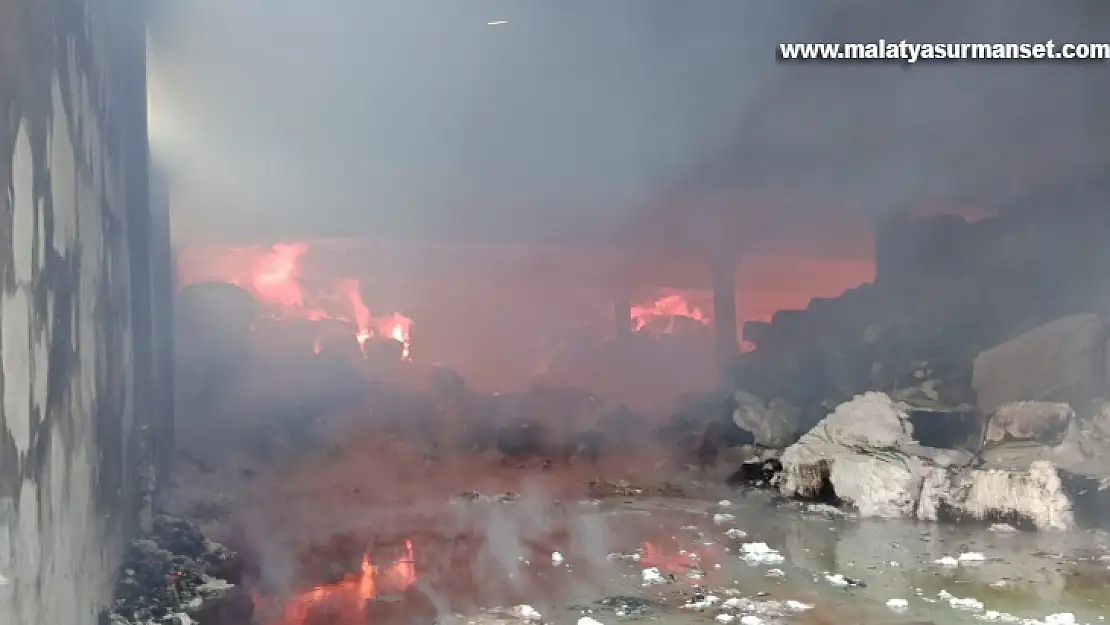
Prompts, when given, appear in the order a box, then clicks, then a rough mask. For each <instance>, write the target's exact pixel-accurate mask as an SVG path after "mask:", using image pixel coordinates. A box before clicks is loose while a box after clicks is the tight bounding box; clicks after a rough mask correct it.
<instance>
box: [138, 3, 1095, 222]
mask: <svg viewBox="0 0 1110 625" xmlns="http://www.w3.org/2000/svg"><path fill="white" fill-rule="evenodd" d="M894 4H897V7H898V8H897V10H895V9H894V8H893V5H894ZM950 4H951V7H949V6H948V5H950ZM958 4H959V6H958V7H957V6H956V4H954V3H946V2H940V3H932V4H930V5H928V7H924V6H922V7H917V8H913V7H908V8H907V7H906V6H904V5H901V4H899V3H887V4H881V3H879V4H876V3H873V2H866V1H861V0H856V1H844V0H842V1H839V2H825V3H811V2H794V3H788V4H783V3H777V2H768V1H762V0H760V1H752V2H731V1H725V0H710V1H706V2H699V3H697V4H696V5H689V4H686V3H678V2H666V1H661V0H645V1H640V2H634V1H628V0H613V1H612V2H605V3H594V2H576V1H571V2H560V3H538V2H509V1H500V2H498V1H494V0H473V1H468V2H464V3H443V2H433V1H415V2H412V1H409V2H373V3H370V2H363V1H360V0H334V1H332V2H329V3H328V4H327V5H326V7H327V8H326V9H324V8H322V5H318V4H315V3H305V2H294V1H292V0H265V1H264V0H240V1H238V2H222V1H219V0H183V1H179V2H164V3H161V4H159V5H158V7H157V10H156V11H155V19H154V21H153V26H152V42H153V45H152V57H153V58H152V61H151V68H152V69H151V73H152V77H151V79H152V94H151V99H152V117H153V119H152V134H153V140H154V142H155V149H156V152H157V153H158V154H159V155H160V158H161V159H163V160H164V161H165V162H166V163H167V164H168V169H169V172H170V178H171V180H172V181H173V188H174V192H173V204H174V209H175V234H176V235H177V236H178V237H179V238H181V237H191V236H194V235H201V236H204V235H205V234H208V233H211V232H219V233H221V234H225V235H230V236H249V237H257V236H259V235H260V234H265V235H275V236H280V235H283V234H289V233H293V234H296V235H299V236H308V235H356V236H366V237H382V238H409V237H419V238H453V237H463V238H472V239H493V240H500V239H508V240H526V241H527V240H547V239H553V238H554V239H564V238H570V239H576V238H582V237H593V238H602V239H604V238H607V237H609V236H611V234H612V232H614V231H616V230H618V229H622V228H625V227H627V225H628V223H629V222H630V221H631V220H633V219H634V217H636V216H637V215H638V214H643V213H649V214H650V213H651V212H652V211H654V212H676V211H678V212H683V213H685V212H686V210H687V209H690V210H696V207H697V205H699V204H704V203H706V202H707V200H705V198H707V197H710V196H712V197H714V198H719V197H720V196H721V194H724V198H725V199H724V201H723V203H724V204H726V205H727V208H726V209H724V210H727V211H730V212H743V211H745V210H748V211H751V210H764V211H769V212H780V213H783V214H785V213H786V211H787V209H788V208H793V209H794V210H797V211H800V212H802V213H805V212H807V211H811V210H822V209H824V210H829V209H832V210H857V209H859V208H861V207H862V208H865V209H867V210H870V211H876V210H884V209H888V208H889V207H893V206H897V207H902V206H903V205H905V204H906V203H910V202H921V201H924V202H927V201H952V200H953V199H956V200H961V199H970V200H973V201H975V200H980V201H990V200H996V199H998V198H997V197H991V196H992V195H994V196H1002V195H1007V194H1008V195H1013V194H1014V191H1013V190H1011V189H1013V188H1015V187H1017V186H1020V185H1022V184H1027V179H1028V178H1029V176H1028V174H1029V170H1030V169H1036V170H1037V171H1043V172H1044V175H1043V177H1045V178H1048V179H1055V178H1058V177H1060V176H1063V175H1065V174H1066V173H1071V172H1073V171H1075V170H1076V167H1078V163H1079V162H1083V163H1090V159H1089V158H1088V157H1087V156H1085V152H1084V150H1082V149H1077V148H1075V147H1074V146H1070V147H1068V154H1069V155H1070V156H1069V157H1067V158H1064V157H1061V156H1060V154H1058V153H1057V154H1053V158H1048V159H1046V158H1044V157H1043V154H1042V157H1041V158H1040V159H1038V160H1036V161H1034V160H1031V159H1016V160H1015V158H1014V153H1015V150H1017V151H1020V150H1021V149H1023V147H1022V146H1027V145H1030V141H1033V140H1034V139H1036V140H1038V141H1041V142H1042V145H1043V144H1044V141H1046V139H1045V137H1046V136H1047V137H1051V138H1052V143H1059V142H1068V141H1074V140H1076V139H1077V138H1082V139H1084V140H1085V141H1087V142H1089V135H1090V131H1091V130H1092V129H1093V128H1096V127H1097V128H1102V127H1103V124H1104V121H1105V120H1104V119H1103V118H1104V115H1103V114H1102V113H1101V112H1100V111H1097V110H1095V109H1096V107H1097V102H1099V99H1098V98H1095V97H1093V96H1092V94H1091V89H1092V88H1091V87H1089V86H1084V85H1087V84H1089V83H1090V82H1091V81H1089V80H1087V79H1089V78H1090V77H1091V73H1092V72H1100V73H1101V72H1105V67H1104V66H1103V65H1095V66H1089V65H1087V66H1084V65H1071V66H1068V65H1062V64H1053V63H1045V64H1041V65H1032V64H1022V65H1010V64H998V65H977V66H972V65H967V64H959V65H932V66H927V65H924V64H919V65H917V66H914V67H911V68H907V67H902V66H897V65H855V66H848V65H840V66H834V65H825V64H811V65H788V64H783V63H778V62H776V59H775V51H776V47H775V44H777V43H779V42H788V41H867V40H872V39H876V38H879V37H885V38H887V39H892V40H896V39H900V38H909V39H910V40H911V41H923V40H926V41H931V40H942V41H980V40H985V41H1013V40H1018V41H1037V40H1041V39H1049V38H1052V39H1055V40H1057V41H1058V42H1063V41H1095V40H1098V36H1100V35H1098V34H1097V33H1096V31H1098V30H1099V29H1098V27H1097V26H1096V24H1098V23H1100V22H1101V23H1105V20H1104V19H1097V18H1100V17H1101V16H1100V15H1098V14H1097V12H1096V9H1091V8H1089V7H1088V6H1087V5H1089V4H1090V3H1074V4H1069V5H1068V10H1067V11H1064V10H1063V9H1062V8H1060V7H1058V6H1057V5H1051V7H1050V6H1049V5H1046V4H1044V3H1018V4H1020V5H1021V7H1020V8H1021V10H1018V8H1017V7H1016V5H1015V4H1014V3H1012V2H1011V3H1001V2H989V1H984V2H979V3H976V4H975V5H974V7H971V8H969V7H968V6H967V5H966V4H964V3H958ZM1027 4H1028V6H1026V5H1027ZM1090 6H1092V7H1093V6H1094V5H1090ZM948 8H952V9H953V10H951V11H949V10H946V9H948ZM911 9H912V10H911ZM498 20H503V21H505V22H506V23H504V24H500V25H494V26H490V25H487V23H488V22H490V21H498ZM1046 150H1047V148H1041V149H1040V150H1038V152H1044V151H1046ZM991 161H997V163H995V164H990V162H991ZM1019 161H1020V162H1019ZM1045 161H1048V162H1045ZM752 197H759V198H760V201H753V200H752V199H751V198H752ZM661 198H666V199H661ZM714 202H715V203H717V204H720V203H722V202H721V200H719V199H715V200H714ZM676 204H677V205H678V206H675V205H676ZM691 207H694V208H693V209H691ZM753 207H754V208H753ZM717 210H722V209H717Z"/></svg>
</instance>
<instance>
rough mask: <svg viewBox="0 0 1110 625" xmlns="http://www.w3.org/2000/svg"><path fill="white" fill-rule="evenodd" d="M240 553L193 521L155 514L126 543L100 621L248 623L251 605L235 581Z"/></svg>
mask: <svg viewBox="0 0 1110 625" xmlns="http://www.w3.org/2000/svg"><path fill="white" fill-rule="evenodd" d="M240 573H241V566H240V562H239V559H238V557H237V556H236V554H235V553H234V552H232V551H229V550H228V549H227V548H226V547H224V546H223V545H220V544H218V543H214V542H212V541H210V540H208V539H207V538H205V536H204V534H202V533H201V531H200V530H199V529H198V528H197V527H196V526H195V525H193V524H192V523H190V522H189V521H186V520H184V519H181V518H178V517H172V516H168V515H159V516H157V517H155V519H154V527H153V531H152V532H151V533H150V535H149V536H146V537H144V538H141V539H139V540H136V541H134V542H133V543H131V545H130V546H129V547H128V549H127V552H126V554H125V556H124V561H123V564H122V565H121V567H120V573H119V581H118V582H117V584H116V591H115V599H114V601H113V603H112V608H111V609H110V610H109V611H107V612H106V613H105V614H104V615H102V618H101V623H102V624H110V625H151V624H154V623H166V624H170V625H188V624H190V623H193V622H194V621H200V622H203V623H205V625H208V624H210V623H211V624H212V625H218V624H219V623H232V622H238V623H246V622H249V621H250V618H251V615H252V613H253V605H252V603H251V600H250V597H249V596H247V594H246V593H245V592H241V591H239V589H238V586H236V585H235V583H233V582H237V581H238V578H239V575H240Z"/></svg>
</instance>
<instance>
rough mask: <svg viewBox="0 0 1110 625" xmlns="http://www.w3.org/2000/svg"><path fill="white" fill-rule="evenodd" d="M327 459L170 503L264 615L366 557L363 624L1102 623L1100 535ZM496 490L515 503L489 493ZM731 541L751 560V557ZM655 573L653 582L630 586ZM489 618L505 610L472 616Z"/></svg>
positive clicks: (661, 477)
mask: <svg viewBox="0 0 1110 625" xmlns="http://www.w3.org/2000/svg"><path fill="white" fill-rule="evenodd" d="M323 449H325V448H322V450H321V451H318V452H313V453H307V454H299V455H296V456H294V457H289V458H286V459H284V460H282V461H281V462H276V463H271V464H267V465H265V466H256V467H253V468H251V469H250V470H247V471H244V470H243V467H236V468H230V467H221V466H218V463H217V464H216V465H211V464H206V461H205V460H204V459H203V458H202V457H198V456H188V457H187V458H186V459H185V460H184V461H183V462H181V463H179V464H180V465H181V467H180V468H181V471H179V476H180V480H179V482H180V483H179V484H178V486H177V488H176V489H175V492H174V497H173V499H172V500H171V504H172V505H173V506H174V507H176V508H177V510H174V511H176V512H185V513H187V514H189V515H190V516H192V517H194V518H198V517H207V518H209V519H217V518H218V519H219V520H215V521H211V522H209V523H208V524H207V526H208V527H209V529H210V531H212V532H213V533H214V534H215V535H216V538H230V539H231V540H232V541H235V542H237V543H239V544H246V545H247V546H249V549H250V551H251V559H252V560H253V561H255V562H256V563H257V564H258V565H259V571H258V575H257V577H258V578H259V579H258V580H257V587H258V588H259V589H260V592H262V593H264V594H265V595H266V596H268V597H271V598H273V600H274V601H277V602H278V603H281V602H282V601H286V600H287V598H288V597H295V596H296V595H297V594H298V593H299V592H302V591H305V590H307V589H309V588H310V587H311V586H312V585H313V584H321V583H325V582H336V581H338V580H339V579H341V578H342V577H343V576H345V575H346V576H348V577H349V576H350V575H351V574H352V572H356V571H358V570H359V560H360V559H361V557H362V556H363V555H367V556H368V557H369V559H370V560H371V561H372V562H373V564H374V565H375V566H376V567H377V569H376V570H377V571H378V579H377V583H378V589H377V590H376V591H375V592H376V593H377V597H376V599H375V601H374V602H373V604H372V605H373V606H374V608H373V609H374V610H376V612H375V614H372V615H371V617H370V618H369V622H377V623H398V624H400V623H410V622H431V621H432V620H434V619H440V620H441V621H444V622H446V621H450V620H452V619H453V618H459V617H455V616H452V615H456V614H462V615H464V616H463V617H462V618H464V620H471V621H473V620H475V619H478V620H485V621H491V622H492V621H506V620H507V621H513V620H516V621H522V620H527V619H526V618H524V617H523V616H522V615H521V614H520V611H519V610H518V611H517V613H513V612H512V606H516V605H520V604H526V605H530V606H532V607H533V608H535V610H536V611H538V612H539V613H540V614H541V615H542V620H543V621H546V622H550V623H575V622H576V621H577V620H578V619H579V618H581V617H583V616H590V617H592V618H594V619H596V620H598V621H600V622H601V623H603V624H604V625H611V624H613V623H618V622H625V621H653V622H659V623H664V624H666V623H675V624H678V623H694V622H729V621H730V619H729V617H732V619H731V620H736V622H738V623H740V622H743V623H744V625H758V622H797V623H910V622H920V621H933V622H936V623H961V622H968V623H970V622H981V621H982V620H984V619H986V620H994V621H1001V622H1006V621H1010V622H1018V621H1017V619H1019V618H1024V619H1036V620H1037V622H1044V620H1045V619H1046V617H1048V616H1049V615H1052V614H1057V613H1061V612H1071V613H1073V614H1074V616H1075V618H1076V622H1080V623H1096V622H1099V621H1100V620H1101V617H1102V616H1103V615H1105V614H1107V613H1110V609H1108V608H1107V607H1106V604H1107V603H1108V602H1110V599H1108V598H1107V596H1106V594H1105V592H1104V589H1105V584H1106V582H1107V581H1110V567H1108V564H1110V555H1108V554H1110V537H1107V536H1105V535H1102V534H1093V533H1083V534H1069V535H1064V534H1041V535H1034V534H1024V533H1017V532H1013V531H1007V530H1008V528H1004V527H1003V528H1000V527H994V528H991V529H988V528H985V527H983V528H978V529H969V528H956V527H950V526H943V525H937V524H923V523H910V522H902V521H878V520H858V519H854V518H851V517H845V516H844V515H842V514H838V513H836V512H835V511H831V510H827V509H821V508H814V507H807V506H804V505H801V504H798V503H793V502H786V503H783V502H774V501H772V498H771V497H770V496H769V494H767V493H766V492H759V491H754V490H730V489H726V488H724V487H720V486H716V487H707V486H704V485H702V484H700V483H699V481H698V480H699V478H700V477H701V476H700V475H699V474H698V473H697V472H694V471H692V470H684V469H676V468H675V467H674V465H673V464H672V463H669V462H667V461H665V460H664V459H663V458H662V456H660V455H657V454H653V453H651V452H649V451H646V450H644V451H640V452H636V453H625V454H621V455H610V456H609V457H607V458H604V459H603V460H602V461H601V462H600V463H598V464H592V463H576V464H573V465H571V466H556V467H555V468H552V469H548V470H543V469H540V468H539V467H529V468H524V469H519V468H507V467H502V466H498V465H497V463H494V462H491V461H490V459H487V458H478V457H468V458H454V459H451V458H447V459H438V460H428V459H426V458H425V454H424V452H423V451H422V450H421V448H420V447H413V446H408V445H405V444H393V445H385V444H383V443H381V442H380V441H377V440H375V439H374V437H372V436H365V437H358V436H348V437H347V439H346V440H345V441H344V442H343V443H342V444H341V445H339V446H338V447H337V446H330V447H326V451H325V450H323ZM200 456H203V454H200ZM621 480H624V481H623V482H622V481H621ZM591 482H592V484H591ZM465 491H473V492H476V493H483V494H484V495H486V496H481V497H479V496H476V495H474V494H470V495H467V496H460V493H463V492H465ZM505 492H512V493H516V494H517V495H515V496H513V497H508V498H506V497H502V498H498V497H496V495H497V494H498V493H505ZM406 541H410V542H411V544H412V555H411V556H405V555H404V547H403V546H404V544H405V542H406ZM758 543H764V544H765V545H766V548H764V547H760V546H758ZM745 545H747V547H746V549H747V550H749V551H751V550H753V549H754V550H755V551H754V552H753V553H749V554H748V557H747V558H746V559H745V558H744V554H745V551H744V550H745ZM768 550H774V551H773V552H772V551H768ZM556 552H558V555H557V556H554V557H553V554H554V553H556ZM776 554H777V555H778V556H781V561H779V560H778V558H776ZM961 554H964V555H963V556H962V558H961ZM946 557H947V558H952V559H955V560H956V563H955V565H954V566H953V565H952V564H951V563H949V565H948V566H945V561H944V560H942V559H943V558H946ZM980 557H981V559H979V558H980ZM938 560H940V561H941V562H940V563H938V562H937V561H938ZM398 563H401V564H398ZM409 564H411V568H410V567H409ZM645 569H646V570H648V573H646V575H648V578H645V577H644V576H645V573H644V571H645ZM652 569H658V571H659V573H660V575H661V576H662V579H661V581H658V583H647V584H645V579H648V581H649V582H650V581H652V580H653V579H654V577H653V572H652V571H651V570H652ZM410 574H411V579H408V578H407V576H409V575H410ZM398 575H400V577H398ZM838 575H840V576H843V579H841V578H840V577H837V576H838ZM390 576H392V577H390ZM387 577H390V579H387ZM402 578H404V579H402ZM391 580H392V581H391ZM857 582H862V583H857ZM390 584H392V585H393V586H394V588H390V587H389V586H390ZM398 585H402V586H405V587H406V588H407V589H401V590H398V589H397V588H396V586H398ZM614 597H618V598H621V599H613V598H614ZM714 597H715V598H716V599H714ZM627 598H632V599H633V600H634V601H633V600H630V599H627ZM892 599H894V600H898V599H902V600H905V608H904V609H894V608H892V607H888V605H887V602H888V601H890V600H892ZM639 600H646V601H648V602H649V604H647V605H646V607H642V608H641V607H638V604H637V603H636V602H637V601H639ZM730 600H731V601H730ZM787 601H794V602H797V603H795V604H787V603H784V602H787ZM599 602H600V603H599ZM688 602H693V603H694V604H695V605H692V606H688V605H686V604H687V603H688ZM699 602H700V603H699ZM630 604H631V605H630ZM621 606H624V607H621ZM806 606H811V607H806ZM495 607H503V608H507V609H508V610H509V611H508V612H505V613H504V614H500V615H498V614H489V613H487V614H485V616H481V617H480V616H479V615H480V614H482V610H483V609H489V608H495ZM895 607H897V606H895ZM722 614H724V615H727V616H720V615H722ZM1011 615H1012V616H1011ZM744 617H749V618H747V619H745V618H744ZM275 618H276V620H271V621H270V622H271V623H275V624H276V625H301V623H300V622H298V623H292V622H289V621H288V620H282V618H284V617H275ZM753 618H755V619H759V621H758V622H757V621H756V620H753ZM1056 618H1057V620H1055V621H1052V620H1050V621H1049V622H1053V623H1068V621H1067V620H1066V619H1065V620H1063V621H1060V620H1058V619H1059V618H1061V617H1056ZM714 619H716V620H714ZM330 622H332V623H333V624H334V625H341V624H342V623H345V622H346V621H334V620H333V621H330ZM1027 622H1031V621H1027ZM312 625H315V623H312Z"/></svg>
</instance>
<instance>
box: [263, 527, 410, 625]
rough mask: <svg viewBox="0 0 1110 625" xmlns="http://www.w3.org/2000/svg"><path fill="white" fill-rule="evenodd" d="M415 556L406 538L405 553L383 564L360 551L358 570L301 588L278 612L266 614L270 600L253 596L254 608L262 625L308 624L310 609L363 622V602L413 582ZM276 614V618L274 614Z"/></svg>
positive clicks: (342, 621)
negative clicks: (260, 617)
mask: <svg viewBox="0 0 1110 625" xmlns="http://www.w3.org/2000/svg"><path fill="white" fill-rule="evenodd" d="M416 579H417V577H416V560H415V559H414V558H413V551H412V541H411V540H406V541H405V555H404V556H402V557H401V558H399V559H397V560H395V561H393V563H392V564H390V565H389V566H386V567H384V568H382V567H377V566H374V565H373V564H371V562H370V557H369V556H368V555H363V557H362V563H361V565H360V566H359V570H358V571H357V572H354V573H351V574H349V575H347V576H345V577H344V578H343V579H341V580H339V581H338V582H335V583H333V584H321V585H319V586H314V587H312V588H311V589H309V590H307V591H304V592H301V593H299V594H297V595H294V596H293V597H291V598H289V599H287V600H285V601H284V603H283V604H281V603H280V602H279V605H277V606H276V607H277V610H276V612H278V614H273V613H272V612H271V613H270V614H266V611H267V609H271V608H273V607H275V606H274V604H273V603H272V601H271V600H268V599H264V598H261V597H257V596H256V597H255V608H256V612H258V613H260V614H261V615H262V617H263V621H262V622H263V623H264V624H265V625H307V624H308V623H309V622H310V621H309V618H310V617H311V616H312V614H313V612H315V611H317V610H320V611H327V612H328V614H329V616H333V619H334V620H333V621H330V622H334V623H336V625H346V624H350V625H356V624H357V625H362V624H363V623H365V622H366V605H367V602H369V601H371V600H372V599H374V598H375V597H377V596H378V594H379V593H380V592H401V591H405V590H408V589H409V588H411V587H412V585H413V584H415V583H416ZM274 617H276V618H274Z"/></svg>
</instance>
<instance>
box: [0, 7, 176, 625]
mask: <svg viewBox="0 0 1110 625" xmlns="http://www.w3.org/2000/svg"><path fill="white" fill-rule="evenodd" d="M144 4H145V3H143V2H135V1H134V0H0V184H2V186H3V189H2V192H0V353H2V358H0V398H2V401H0V576H3V579H0V623H12V624H14V625H32V624H34V625H63V624H65V625H73V624H81V623H94V622H96V621H95V618H96V614H97V612H98V611H99V610H100V609H101V608H103V607H104V606H105V604H106V602H107V600H108V599H109V597H110V592H111V586H112V581H113V580H112V578H113V574H114V572H115V569H116V566H117V564H118V559H119V555H120V552H121V546H122V544H123V543H124V542H125V541H126V540H127V539H128V538H129V537H130V536H131V535H133V534H134V533H135V532H136V531H137V530H138V529H139V528H140V525H141V524H142V523H143V522H144V521H146V522H149V518H150V511H151V498H152V493H153V490H154V485H155V484H154V483H155V479H154V478H155V473H154V470H153V465H152V463H151V462H150V459H151V456H152V454H153V452H154V450H153V448H152V445H153V443H154V438H153V437H152V433H153V432H155V431H158V430H159V429H162V428H163V426H162V425H161V424H163V423H166V421H165V420H166V419H169V418H170V413H169V405H170V404H168V403H167V402H166V397H167V395H166V392H165V391H163V390H162V389H161V388H160V387H159V384H158V382H159V378H161V377H163V376H164V374H162V375H159V366H164V365H159V363H164V362H165V359H166V358H168V353H167V352H166V351H165V349H164V348H163V349H161V350H160V349H158V348H157V347H156V344H155V342H154V341H153V338H154V335H155V333H156V332H158V331H160V328H161V329H162V330H164V325H160V324H161V322H160V321H159V319H158V318H157V316H156V315H152V310H153V311H161V310H165V309H166V308H167V304H168V302H167V301H166V298H167V297H168V296H167V295H165V294H164V293H163V292H162V290H161V289H159V288H156V286H157V285H156V281H157V280H164V279H165V275H164V271H163V269H162V268H161V267H160V265H159V263H164V262H166V261H165V258H166V256H165V255H166V253H167V250H166V246H167V242H166V241H165V237H162V236H158V237H152V234H153V233H154V231H155V229H156V227H159V224H160V219H153V220H152V219H151V213H150V208H149V202H148V196H149V188H148V172H147V168H148V167H147V163H148V154H147V141H146V85H145V71H146V70H145V27H144V21H143V16H142V7H143V5H144ZM160 271H162V272H163V273H162V274H160V273H159V272H160Z"/></svg>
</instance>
